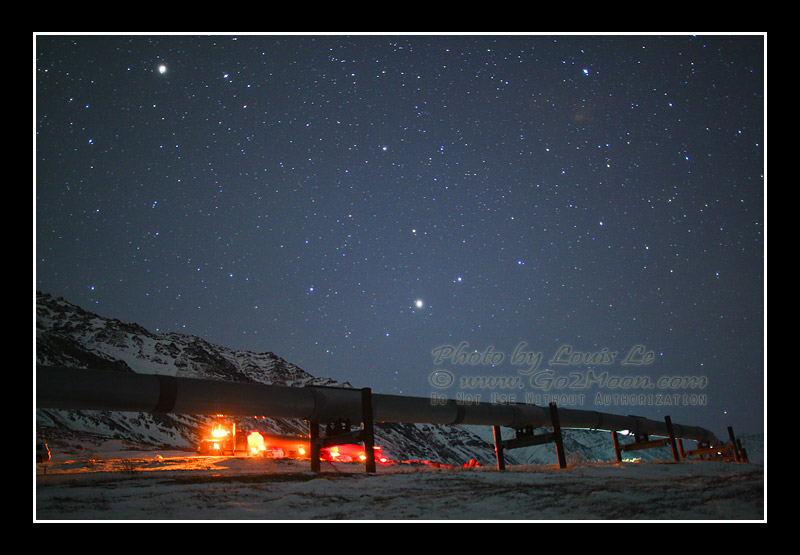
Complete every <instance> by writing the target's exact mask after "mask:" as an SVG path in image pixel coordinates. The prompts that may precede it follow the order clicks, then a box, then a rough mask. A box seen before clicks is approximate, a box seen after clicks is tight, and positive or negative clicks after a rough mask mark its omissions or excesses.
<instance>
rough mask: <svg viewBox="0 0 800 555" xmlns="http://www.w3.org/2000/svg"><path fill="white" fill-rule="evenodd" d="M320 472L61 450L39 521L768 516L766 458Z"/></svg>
mask: <svg viewBox="0 0 800 555" xmlns="http://www.w3.org/2000/svg"><path fill="white" fill-rule="evenodd" d="M115 447H116V450H115ZM322 470H323V472H322V473H320V474H313V473H311V472H310V469H309V462H308V461H291V460H271V459H260V458H246V457H236V458H232V457H200V456H196V455H194V454H192V453H186V452H180V451H158V450H153V451H130V450H126V449H125V447H124V446H123V445H121V444H120V445H117V446H114V445H110V446H106V451H104V452H102V453H100V454H99V453H97V452H91V453H89V452H79V453H72V454H70V453H62V454H54V456H53V459H52V460H51V461H49V462H47V463H37V464H36V471H35V476H34V482H35V494H34V520H36V521H52V520H57V521H84V520H93V521H198V520H217V521H251V520H261V521H281V520H293V521H294V520H358V521H364V520H379V521H386V520H423V521H457V520H492V521H497V520H500V521H508V520H512V521H515V520H526V521H527V520H609V519H610V520H658V521H663V520H750V521H753V520H755V521H764V520H766V500H765V495H764V494H765V487H764V467H763V464H761V463H740V464H736V463H722V462H708V461H706V462H700V461H697V462H682V463H672V462H669V463H666V462H663V463H662V462H638V463H622V464H613V463H585V464H577V465H574V466H569V467H568V468H567V469H565V470H560V469H558V468H556V467H553V466H547V465H527V466H520V467H510V468H508V469H507V470H506V471H505V472H499V471H497V470H495V469H494V468H492V467H475V468H434V467H431V466H429V465H421V464H394V465H388V466H379V467H378V470H377V472H376V473H375V474H372V475H370V474H366V473H365V472H364V469H363V466H361V465H358V464H355V463H341V464H336V465H332V464H330V463H323V465H322Z"/></svg>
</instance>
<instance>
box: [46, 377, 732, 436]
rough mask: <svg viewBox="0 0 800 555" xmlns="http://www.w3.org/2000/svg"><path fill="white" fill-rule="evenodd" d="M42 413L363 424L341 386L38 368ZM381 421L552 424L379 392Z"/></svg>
mask: <svg viewBox="0 0 800 555" xmlns="http://www.w3.org/2000/svg"><path fill="white" fill-rule="evenodd" d="M36 407H37V408H42V409H44V408H49V409H68V410H113V411H128V412H153V413H175V414H225V415H228V416H262V415H263V416H269V417H273V418H297V419H302V420H308V421H310V422H334V421H336V420H338V419H342V420H351V421H353V422H360V421H361V414H362V407H361V390H359V389H347V388H337V387H319V386H309V387H288V386H279V385H267V384H259V383H242V382H224V381H217V380H205V379H198V378H184V377H175V376H165V375H157V374H137V373H134V372H124V371H107V370H86V369H74V368H62V367H53V366H37V370H36ZM372 413H373V419H374V421H375V422H408V423H421V424H470V425H486V426H506V427H510V428H521V427H524V426H533V427H537V428H540V427H550V426H552V422H551V418H550V413H549V411H548V409H547V408H546V407H540V406H537V405H524V404H517V405H496V404H491V403H475V404H462V403H457V402H456V401H455V400H452V399H450V400H445V401H437V400H432V399H427V398H424V397H405V396H400V395H382V394H377V393H373V394H372ZM558 415H559V420H560V425H561V427H562V428H587V429H594V430H608V431H622V430H629V431H630V432H631V433H635V434H649V435H657V436H664V437H667V436H668V435H669V432H668V431H667V428H666V424H665V423H664V422H663V421H657V420H649V419H646V418H642V417H638V416H630V415H629V416H620V415H617V414H610V413H601V412H596V411H587V410H579V409H567V408H559V409H558ZM672 427H673V431H674V434H675V437H676V438H682V439H689V440H694V441H702V442H709V443H711V444H712V445H716V444H718V443H719V440H717V438H716V436H715V435H714V434H713V433H712V432H710V431H709V430H706V429H704V428H700V427H696V426H681V425H679V424H672Z"/></svg>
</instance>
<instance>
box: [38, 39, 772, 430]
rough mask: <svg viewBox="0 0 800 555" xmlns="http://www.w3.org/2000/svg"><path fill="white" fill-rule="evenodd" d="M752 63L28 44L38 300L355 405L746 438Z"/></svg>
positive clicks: (701, 44)
mask: <svg viewBox="0 0 800 555" xmlns="http://www.w3.org/2000/svg"><path fill="white" fill-rule="evenodd" d="M765 39H766V37H765V36H764V35H760V34H759V35H700V36H690V35H666V36H660V35H627V34H624V35H517V34H513V35H480V34H477V35H456V34H439V35H437V34H424V35H418V34H409V35H373V34H356V35H337V34H332V35H293V34H287V35H248V34H245V35H242V36H233V35H227V34H226V35H210V36H199V35H185V34H184V35H167V34H156V35H134V34H131V35H116V36H114V35H94V34H90V35H36V36H34V59H35V61H34V65H35V69H34V112H35V116H34V127H35V129H34V150H35V163H34V191H35V192H34V195H35V198H34V203H35V210H34V212H35V229H34V235H35V246H34V258H35V264H34V266H35V270H34V271H35V287H36V289H37V290H40V291H42V292H45V293H49V294H51V295H54V296H61V297H64V298H65V299H66V300H67V301H69V302H71V303H74V304H77V305H79V306H81V307H82V308H84V309H86V310H90V311H92V312H96V313H98V314H100V315H102V316H106V317H110V318H117V319H119V320H122V321H127V322H136V323H138V324H141V325H142V326H144V327H145V328H147V329H149V330H151V331H153V332H162V333H165V332H173V331H174V332H180V333H187V334H193V335H196V336H199V337H202V338H204V339H206V340H208V341H210V342H211V343H215V344H218V345H222V346H225V347H229V348H233V349H244V350H250V351H254V352H264V351H272V352H274V353H275V354H277V355H278V356H281V357H283V358H285V359H286V360H288V361H289V362H292V363H294V364H297V365H298V366H300V367H301V368H303V369H304V370H306V371H307V372H309V373H311V374H313V375H315V376H324V377H331V378H334V379H337V380H341V381H348V382H350V383H351V384H352V385H354V386H356V387H366V386H369V387H371V388H372V389H373V391H375V392H380V393H393V394H403V395H415V396H425V397H429V396H430V397H431V398H433V399H440V398H451V399H457V400H460V401H463V402H470V401H472V400H476V399H478V396H480V400H481V401H486V402H490V401H491V402H500V401H515V402H526V401H528V402H534V403H536V404H547V402H549V401H550V400H555V401H556V402H558V403H559V406H565V407H566V406H570V407H573V408H583V409H589V410H600V411H603V412H612V413H617V414H637V415H642V416H647V417H649V418H655V419H663V417H664V415H670V416H671V418H672V420H673V421H674V422H679V423H684V424H692V425H701V426H704V427H707V428H710V429H712V430H713V431H715V432H716V433H717V434H718V435H720V434H723V433H726V432H725V430H726V427H727V426H734V428H735V430H736V431H737V432H739V431H741V432H753V431H761V430H762V427H763V420H764V411H765V402H764V401H765V399H764V396H765V370H766V365H765V352H764V344H765V336H764V333H765V326H764V297H765V282H764V263H765V259H764V255H765V236H764V234H765V229H764V226H765V192H766V185H765V152H764V150H765V104H764V103H765V97H764V96H765V95H764V89H765V87H764V84H765V68H764V66H765V59H764V56H765ZM512 396H513V397H512Z"/></svg>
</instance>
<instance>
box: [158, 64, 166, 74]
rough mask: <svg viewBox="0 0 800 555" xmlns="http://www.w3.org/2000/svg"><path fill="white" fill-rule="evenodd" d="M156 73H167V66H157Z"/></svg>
mask: <svg viewBox="0 0 800 555" xmlns="http://www.w3.org/2000/svg"><path fill="white" fill-rule="evenodd" d="M158 72H159V73H161V74H164V73H166V72H167V66H165V65H164V64H161V65H160V66H158Z"/></svg>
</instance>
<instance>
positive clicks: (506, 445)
mask: <svg viewBox="0 0 800 555" xmlns="http://www.w3.org/2000/svg"><path fill="white" fill-rule="evenodd" d="M550 424H551V426H552V431H551V432H548V433H544V434H536V433H534V428H533V426H526V427H523V428H517V429H516V430H515V431H516V437H515V438H513V439H505V440H504V439H502V438H501V435H500V426H493V429H494V450H495V453H496V455H497V469H498V470H505V468H506V464H505V455H504V454H503V452H504V451H505V450H506V449H516V448H518V447H530V446H532V445H541V444H543V443H555V444H556V457H557V458H558V467H559V468H561V469H564V468H567V458H566V457H565V456H564V439H563V436H562V434H561V424H560V423H559V421H558V408H557V407H556V404H555V403H550Z"/></svg>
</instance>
